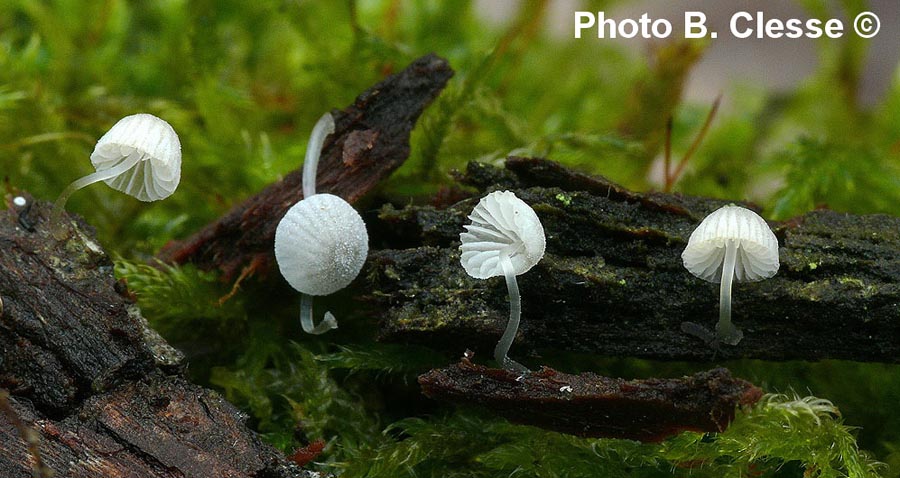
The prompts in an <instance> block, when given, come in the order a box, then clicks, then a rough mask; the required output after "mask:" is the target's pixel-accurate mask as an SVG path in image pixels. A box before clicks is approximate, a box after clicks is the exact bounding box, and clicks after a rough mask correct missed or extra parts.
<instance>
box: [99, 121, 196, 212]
mask: <svg viewBox="0 0 900 478" xmlns="http://www.w3.org/2000/svg"><path fill="white" fill-rule="evenodd" d="M133 155H138V158H137V159H138V162H137V164H136V165H135V167H133V168H131V169H129V170H128V171H127V172H125V173H123V174H121V175H119V176H117V177H115V178H112V179H107V180H106V181H105V182H106V184H108V185H109V186H110V187H112V188H113V189H116V190H118V191H121V192H123V193H125V194H128V195H131V196H134V197H136V198H137V199H140V200H141V201H157V200H160V199H164V198H166V197H168V196H170V195H171V194H172V193H173V192H175V189H176V188H177V187H178V183H179V181H180V180H181V142H180V141H179V140H178V135H177V134H176V133H175V130H174V129H172V126H170V125H169V123H166V122H165V121H164V120H162V119H160V118H157V117H156V116H153V115H150V114H145V113H141V114H136V115H131V116H126V117H125V118H122V119H121V120H119V121H118V122H117V123H116V124H115V125H113V127H112V128H110V130H109V131H107V132H106V134H104V135H103V136H102V137H101V138H100V140H99V141H97V146H96V147H95V148H94V152H93V153H91V163H92V164H93V165H94V168H95V169H96V170H97V171H104V170H107V169H110V168H112V167H115V166H116V165H118V164H121V163H122V162H124V161H126V160H127V159H128V158H129V157H131V158H132V159H134V156H133Z"/></svg>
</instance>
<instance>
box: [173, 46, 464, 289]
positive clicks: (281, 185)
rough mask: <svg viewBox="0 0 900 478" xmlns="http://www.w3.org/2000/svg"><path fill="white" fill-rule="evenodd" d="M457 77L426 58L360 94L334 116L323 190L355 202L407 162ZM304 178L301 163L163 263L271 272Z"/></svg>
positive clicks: (178, 246) (177, 245)
mask: <svg viewBox="0 0 900 478" xmlns="http://www.w3.org/2000/svg"><path fill="white" fill-rule="evenodd" d="M451 76H453V70H452V69H451V68H450V66H449V65H448V64H447V62H446V61H445V60H444V59H442V58H439V57H437V56H435V55H426V56H424V57H422V58H419V59H418V60H416V61H414V62H413V63H412V64H410V65H409V66H408V67H407V68H406V69H404V70H403V71H401V72H400V73H397V74H396V75H393V76H390V77H388V78H387V79H385V80H384V81H382V82H381V83H378V84H377V85H375V86H373V87H372V88H370V89H369V90H367V91H365V92H364V93H362V94H361V95H359V97H357V98H356V101H355V102H354V103H353V104H352V105H350V106H348V107H347V108H345V109H344V110H334V111H332V113H331V114H332V115H333V116H334V121H335V132H334V134H331V135H329V136H328V138H327V139H326V141H325V144H324V146H323V148H322V156H321V159H320V163H319V171H318V175H317V178H316V183H317V188H316V191H317V192H321V193H331V194H334V195H337V196H340V197H342V198H344V199H346V200H347V201H348V202H350V203H353V202H355V201H356V200H358V199H359V198H360V197H362V196H363V195H364V194H366V193H367V192H368V191H370V190H371V189H372V188H373V187H375V185H376V184H377V183H378V182H379V181H380V180H381V179H383V178H385V177H387V176H388V175H389V174H390V173H391V172H393V171H394V170H395V169H397V167H399V166H400V165H401V164H403V162H404V161H406V158H407V157H408V156H409V134H410V132H411V131H412V128H413V126H414V125H415V123H416V120H417V119H418V118H419V115H421V114H422V112H423V111H424V110H425V108H426V107H427V106H428V105H429V104H430V103H431V101H432V100H434V98H436V97H437V95H438V94H439V93H440V92H441V90H443V88H444V86H445V85H446V84H447V81H448V80H449V79H450V77H451ZM302 176H303V175H302V165H301V167H300V168H298V169H297V170H295V171H293V172H291V173H289V174H287V175H286V176H285V177H284V179H283V180H281V181H279V182H277V183H274V184H272V185H270V186H269V187H267V188H266V189H264V190H263V191H261V192H260V193H259V194H257V195H255V196H253V197H251V198H249V199H247V200H246V201H244V202H243V203H241V204H239V205H238V206H236V207H234V208H233V209H232V210H231V211H230V212H228V213H227V214H225V215H224V216H222V217H221V218H219V219H218V220H216V221H215V222H213V223H211V224H209V225H207V226H206V227H205V228H203V229H202V230H200V231H199V232H197V233H196V234H194V235H193V236H191V237H189V238H187V239H185V240H183V241H176V242H173V243H170V244H168V245H167V246H166V247H165V248H163V250H162V251H161V252H160V254H159V258H160V259H161V260H163V261H164V262H175V263H179V264H184V263H188V262H190V263H193V264H196V265H197V266H198V267H200V268H201V269H205V270H213V269H217V270H221V271H222V272H223V273H224V275H223V278H224V279H226V280H229V279H231V278H233V277H234V276H235V274H237V273H239V272H242V271H244V270H250V269H248V268H251V269H252V270H259V271H265V270H269V269H270V267H269V266H271V263H272V261H273V260H274V257H273V252H272V248H273V244H274V241H275V228H276V226H277V225H278V222H279V221H280V220H281V218H282V217H283V216H284V213H285V212H286V211H287V210H288V209H289V208H290V207H291V206H293V205H294V204H295V203H296V202H297V201H300V200H301V199H303V192H302V190H301V189H302V188H301V184H302V179H303V178H302Z"/></svg>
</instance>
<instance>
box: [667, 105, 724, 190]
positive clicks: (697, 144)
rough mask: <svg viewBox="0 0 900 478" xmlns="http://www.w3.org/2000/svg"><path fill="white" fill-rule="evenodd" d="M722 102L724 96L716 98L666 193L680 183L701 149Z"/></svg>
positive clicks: (672, 177) (673, 175) (668, 184)
mask: <svg viewBox="0 0 900 478" xmlns="http://www.w3.org/2000/svg"><path fill="white" fill-rule="evenodd" d="M721 101H722V95H721V94H720V95H719V96H717V97H716V99H715V101H713V104H712V108H710V110H709V113H708V114H707V115H706V121H704V122H703V127H702V128H700V132H699V133H697V136H696V137H694V142H693V143H691V146H690V147H689V148H688V150H687V151H686V152H685V153H684V156H683V157H682V158H681V161H680V162H679V163H678V167H676V168H675V172H674V173H673V174H672V176H671V181H670V182H667V183H666V189H665V191H666V192H670V191H671V190H672V186H674V185H675V183H676V182H678V178H680V177H681V173H682V172H684V168H685V166H687V163H688V161H690V159H691V157H692V156H694V153H696V152H697V148H699V147H700V143H702V142H703V138H705V137H706V133H707V132H708V131H709V127H710V125H711V124H712V120H713V118H715V117H716V112H717V111H719V103H720V102H721ZM667 139H668V138H667ZM667 171H668V170H667Z"/></svg>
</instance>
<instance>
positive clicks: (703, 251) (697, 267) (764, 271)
mask: <svg viewBox="0 0 900 478" xmlns="http://www.w3.org/2000/svg"><path fill="white" fill-rule="evenodd" d="M728 240H734V241H735V245H736V246H737V248H738V251H737V259H736V262H735V266H734V277H735V279H737V280H739V281H758V280H762V279H768V278H769V277H772V276H774V275H775V273H776V272H778V266H779V263H778V239H777V238H775V234H774V233H773V232H772V230H771V229H769V225H768V224H766V221H765V220H764V219H763V218H761V217H759V215H758V214H756V213H755V212H753V211H751V210H749V209H746V208H743V207H740V206H735V205H734V204H729V205H727V206H724V207H721V208H719V209H717V210H715V211H713V213H712V214H710V215H709V216H706V218H705V219H703V221H702V222H701V223H700V225H699V226H697V229H694V232H693V233H691V237H690V239H688V245H687V247H686V248H685V249H684V252H683V253H682V254H681V259H682V260H683V261H684V267H685V268H686V269H687V270H688V271H689V272H690V273H691V274H694V275H695V276H697V277H699V278H701V279H703V280H705V281H709V282H721V280H722V263H723V262H724V258H725V243H726V241H728Z"/></svg>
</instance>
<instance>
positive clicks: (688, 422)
mask: <svg viewBox="0 0 900 478" xmlns="http://www.w3.org/2000/svg"><path fill="white" fill-rule="evenodd" d="M466 355H467V356H466V357H464V358H463V359H462V360H461V361H460V362H459V363H457V364H455V365H451V366H449V367H446V368H442V369H436V370H432V371H430V372H428V373H426V374H424V375H422V376H420V377H419V384H421V385H422V392H423V393H424V394H425V395H427V396H428V397H431V398H433V399H436V400H444V401H449V402H453V403H459V404H470V405H478V406H481V407H485V408H488V409H490V410H491V411H493V412H495V413H498V414H499V415H501V416H504V417H506V418H507V419H509V420H510V421H514V422H517V423H523V424H526V425H533V426H538V427H541V428H546V429H548V430H555V431H559V432H563V433H569V434H572V435H578V436H583V437H610V438H627V439H631V440H640V441H645V442H657V441H661V440H663V439H665V438H666V437H668V436H671V435H674V434H677V433H679V432H681V431H684V430H694V431H704V432H718V431H722V430H724V429H725V427H727V426H728V424H729V423H730V422H731V420H732V419H734V413H735V409H736V408H737V406H738V405H749V404H752V403H755V402H756V401H757V400H759V398H760V397H761V396H762V390H760V389H759V388H757V387H756V386H754V385H753V384H751V383H749V382H747V381H744V380H741V379H738V378H734V377H732V376H731V373H730V372H729V371H728V370H726V369H724V368H718V369H714V370H710V371H708V372H700V373H696V374H694V375H691V376H688V377H682V378H677V379H646V380H624V379H621V378H610V377H602V376H600V375H597V374H594V373H582V374H579V375H571V374H567V373H562V372H557V371H556V370H553V369H550V368H546V367H544V368H542V369H541V370H539V371H537V372H532V373H528V374H525V375H520V374H518V373H516V372H511V371H508V370H501V369H492V368H487V367H484V366H481V365H476V364H473V363H472V362H471V361H470V360H469V358H468V357H470V356H471V352H469V353H467V354H466Z"/></svg>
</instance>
